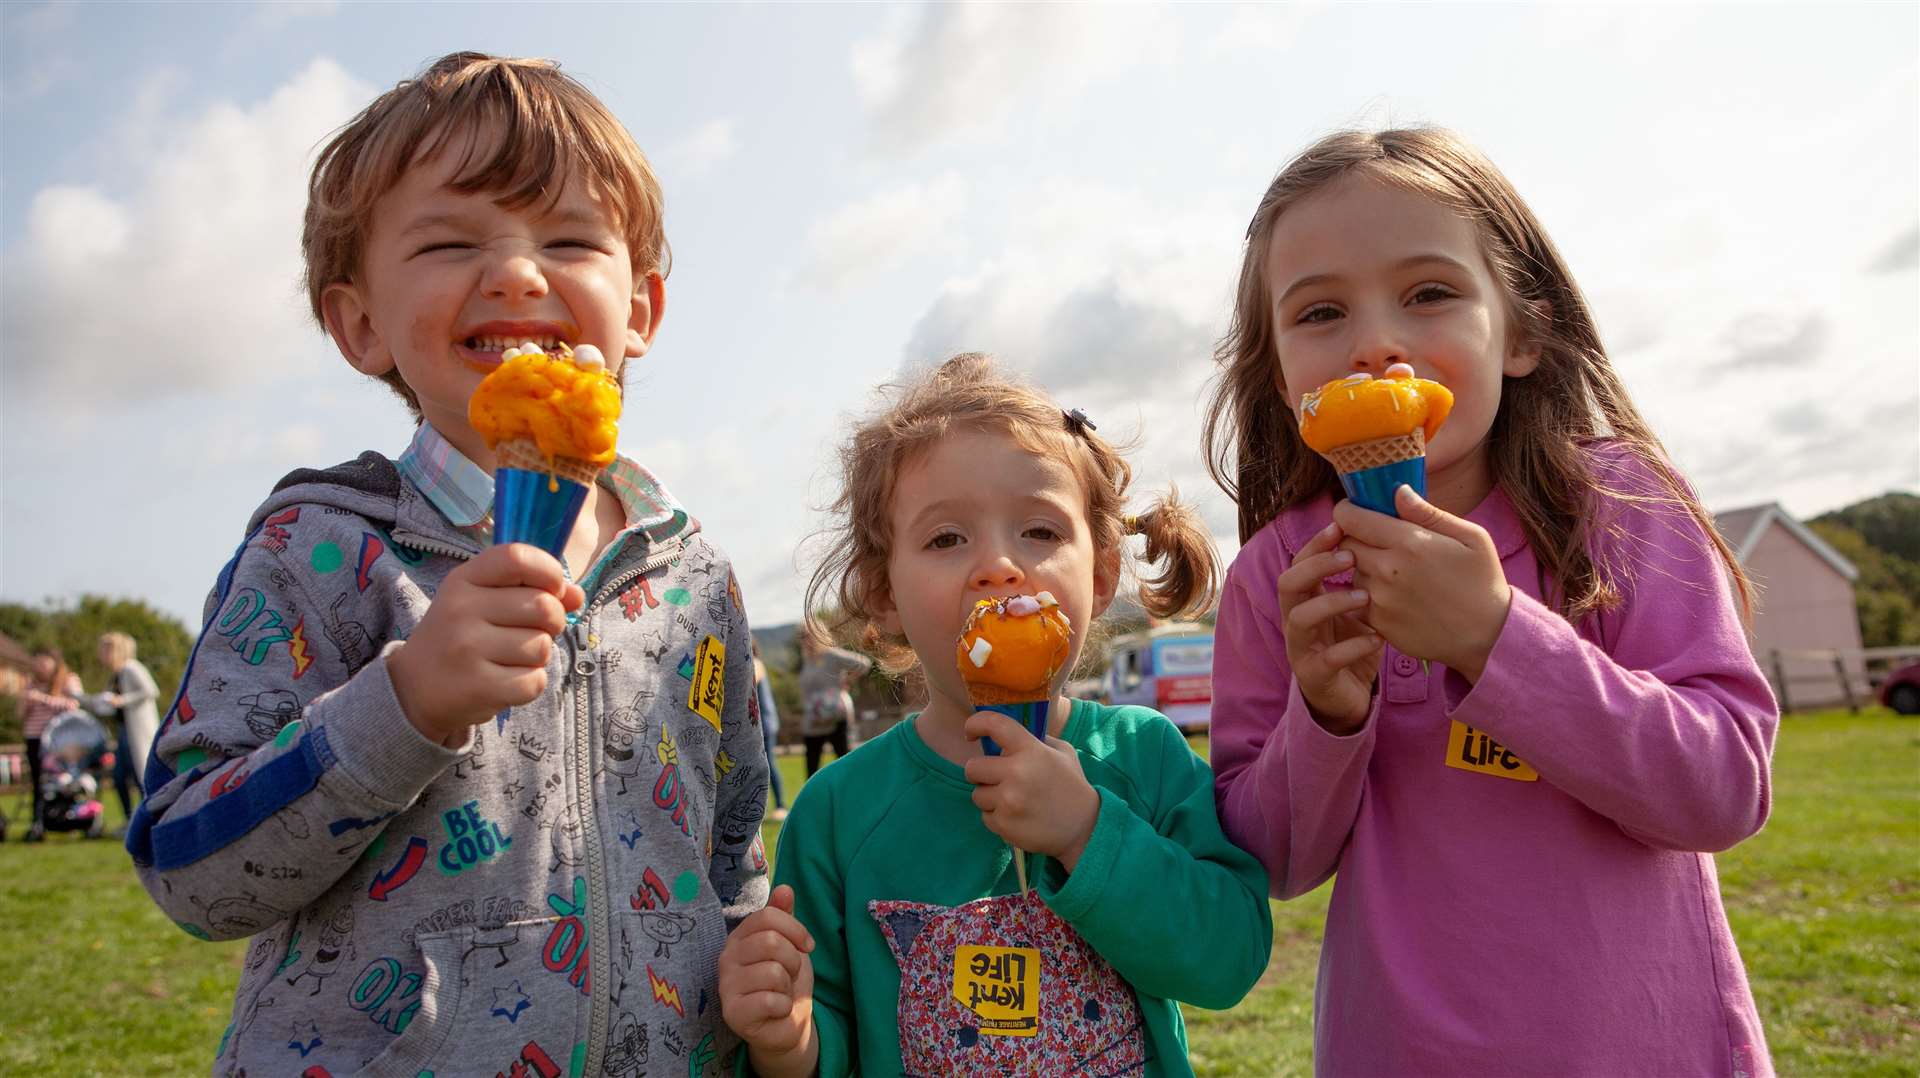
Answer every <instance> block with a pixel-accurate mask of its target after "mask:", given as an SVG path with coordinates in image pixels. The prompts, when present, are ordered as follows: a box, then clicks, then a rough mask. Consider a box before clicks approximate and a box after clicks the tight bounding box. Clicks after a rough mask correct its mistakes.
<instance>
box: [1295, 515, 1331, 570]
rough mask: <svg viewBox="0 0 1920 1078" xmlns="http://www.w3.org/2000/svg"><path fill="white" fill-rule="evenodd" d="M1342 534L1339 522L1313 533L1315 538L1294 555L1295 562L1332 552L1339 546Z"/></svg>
mask: <svg viewBox="0 0 1920 1078" xmlns="http://www.w3.org/2000/svg"><path fill="white" fill-rule="evenodd" d="M1341 534H1342V533H1341V531H1340V522H1339V521H1337V520H1336V521H1334V522H1333V523H1332V524H1329V525H1327V526H1326V527H1324V528H1321V529H1320V530H1319V531H1317V532H1315V533H1313V538H1311V539H1309V540H1307V542H1306V545H1305V546H1302V547H1301V548H1300V552H1299V553H1298V554H1296V555H1294V561H1295V562H1296V563H1297V562H1298V561H1299V560H1300V559H1301V558H1310V557H1312V556H1314V555H1315V554H1325V553H1326V552H1327V551H1329V550H1332V549H1333V548H1334V547H1335V546H1338V545H1339V543H1340V538H1341Z"/></svg>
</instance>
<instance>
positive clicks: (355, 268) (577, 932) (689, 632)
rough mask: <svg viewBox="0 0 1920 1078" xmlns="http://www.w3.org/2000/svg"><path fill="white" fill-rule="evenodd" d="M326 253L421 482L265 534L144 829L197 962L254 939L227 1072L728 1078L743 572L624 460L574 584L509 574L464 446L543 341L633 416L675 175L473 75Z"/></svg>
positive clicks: (337, 219)
mask: <svg viewBox="0 0 1920 1078" xmlns="http://www.w3.org/2000/svg"><path fill="white" fill-rule="evenodd" d="M305 220H306V224H305V229H304V232H303V244H302V251H303V253H304V255H305V259H306V285H307V296H308V300H309V302H310V304H311V305H312V309H313V312H314V314H315V315H316V316H317V317H318V318H319V319H320V320H321V321H322V322H323V324H324V325H325V327H326V329H327V331H328V334H329V335H330V336H331V338H332V340H333V344H334V346H335V347H336V349H337V350H338V351H339V352H340V354H341V356H342V357H343V358H344V359H345V360H346V361H347V362H348V363H349V364H350V365H351V366H353V367H354V368H355V369H356V370H358V371H360V372H361V373H363V374H367V375H373V376H378V377H380V378H381V379H382V380H384V381H386V382H387V383H388V384H389V385H390V386H392V387H393V388H394V389H395V390H396V391H397V392H398V393H400V395H401V396H402V397H404V398H405V400H406V402H407V405H408V407H409V410H410V411H411V413H412V419H411V421H410V422H409V423H408V424H407V435H406V437H407V438H408V439H409V440H408V442H407V443H406V448H405V451H404V452H402V453H400V454H399V456H398V458H397V459H389V458H388V457H386V456H385V455H383V454H380V453H377V452H372V451H369V452H366V453H362V454H361V455H360V456H359V458H358V459H356V460H354V461H351V462H349V463H346V464H342V465H338V466H336V467H333V468H329V469H327V470H325V471H318V470H301V471H296V472H294V473H292V474H291V475H289V476H287V477H286V478H285V479H284V480H282V481H281V482H280V483H279V484H278V485H277V486H276V487H275V489H274V491H273V493H272V494H271V495H270V496H269V497H268V499H267V500H266V501H265V502H264V503H263V504H262V505H261V506H260V507H259V508H258V509H256V510H255V511H254V515H253V518H252V520H251V522H250V523H249V524H248V526H247V532H246V534H245V537H244V540H243V542H242V543H241V546H240V549H239V550H238V551H237V552H236V553H235V554H234V556H233V558H232V560H231V561H229V562H228V563H227V565H226V566H225V567H224V568H223V569H222V570H221V571H220V573H219V576H218V578H217V581H216V583H215V588H214V590H213V592H212V594H211V596H210V597H209V599H208V604H207V608H206V625H205V628H204V629H203V631H202V634H201V637H200V639H199V641H198V642H197V643H196V644H195V645H194V651H193V656H192V658H191V659H190V660H189V665H188V667H187V672H186V675H185V676H184V678H183V679H182V682H181V686H180V693H179V695H178V697H177V698H176V699H175V701H174V704H173V707H172V709H171V710H170V712H169V713H168V716H167V721H166V723H165V724H164V725H163V726H162V727H161V731H160V737H159V740H158V741H157V742H156V744H155V748H154V761H153V762H152V763H150V764H149V765H148V768H147V776H146V777H147V800H146V801H144V802H142V803H141V805H140V807H139V809H138V811H136V812H135V814H134V822H133V825H132V826H131V827H130V828H129V829H128V840H127V848H128V850H129V851H130V852H131V853H132V855H133V861H134V867H135V868H136V869H137V870H138V872H139V875H140V879H141V882H142V883H143V884H144V885H145V886H146V888H147V891H148V893H149V894H151V895H152V896H153V899H154V901H155V902H156V903H158V904H159V906H160V907H161V909H162V910H163V911H164V912H165V913H166V915H167V917H168V918H169V919H170V920H172V921H173V922H174V923H175V924H176V925H177V926H178V927H179V928H180V929H181V930H183V931H185V932H187V933H189V934H191V935H195V936H198V937H200V938H203V939H237V938H242V937H248V936H254V937H257V938H255V939H254V940H253V943H252V945H251V947H250V949H249V951H248V955H249V956H250V957H249V960H248V961H247V963H246V964H245V968H244V969H243V970H242V971H241V972H240V974H239V984H238V986H237V990H236V992H235V995H234V1007H233V1016H232V1025H231V1027H230V1029H229V1031H228V1033H227V1034H226V1035H225V1036H224V1037H223V1038H222V1039H221V1042H220V1045H219V1048H218V1054H217V1056H216V1058H215V1060H214V1062H213V1068H214V1070H215V1071H216V1072H218V1073H220V1074H240V1073H249V1074H255V1075H267V1074H294V1073H304V1074H334V1075H347V1074H380V1075H400V1074H404V1075H408V1076H411V1075H416V1074H425V1073H435V1074H442V1075H453V1074H460V1075H468V1074H495V1073H500V1074H506V1073H512V1074H540V1075H555V1074H561V1073H571V1074H586V1075H591V1076H593V1078H601V1076H603V1075H609V1074H612V1075H621V1076H632V1075H636V1074H642V1073H653V1074H660V1073H666V1072H667V1071H669V1070H671V1069H674V1068H677V1069H678V1071H679V1072H680V1073H682V1074H687V1073H693V1074H701V1075H711V1074H714V1073H716V1071H718V1070H719V1069H720V1068H722V1067H723V1066H724V1067H728V1068H730V1067H731V1062H732V1060H733V1058H734V1057H735V1055H736V1054H737V1049H738V1041H737V1040H736V1038H735V1037H734V1035H733V1034H732V1033H731V1032H730V1031H729V1030H728V1029H727V1027H726V1024H725V1023H724V1022H723V1021H721V1018H720V1011H719V1008H718V1007H717V1006H715V1005H714V1002H713V1001H714V999H715V997H716V995H717V992H718V984H717V982H716V981H715V980H714V970H715V969H716V967H717V963H718V961H719V955H720V949H721V948H722V947H723V946H724V945H725V940H726V933H727V930H728V928H729V927H730V926H731V925H733V924H735V923H737V922H738V921H739V920H740V919H741V918H743V917H745V916H746V914H747V913H749V912H751V911H753V910H756V909H758V908H760V907H761V906H762V905H763V904H764V903H765V902H766V895H767V882H766V874H767V859H766V856H765V850H764V848H763V846H762V844H761V839H760V819H761V817H762V816H763V815H765V813H766V808H767V786H766V756H765V753H764V752H763V750H762V740H761V732H760V730H759V729H758V726H757V724H756V723H754V722H753V721H752V720H751V719H750V718H749V714H750V712H751V711H752V710H753V707H752V704H753V656H752V649H751V645H750V634H749V632H748V626H747V618H746V612H745V609H744V600H743V599H742V597H741V595H740V592H739V588H738V586H737V583H736V581H735V579H734V574H733V571H732V568H731V565H730V563H729V561H728V559H727V557H726V555H725V554H724V553H722V552H721V550H720V548H719V547H718V546H717V545H716V544H715V543H713V542H711V541H710V540H709V539H708V537H707V535H706V534H705V533H704V532H703V530H702V529H701V527H700V525H699V523H698V521H697V519H696V517H695V515H694V514H692V513H689V512H688V511H687V510H686V509H685V508H683V507H682V506H681V505H680V504H679V503H678V502H677V501H676V500H675V499H674V498H673V496H672V495H671V494H669V493H668V492H667V488H666V486H665V485H664V484H663V483H662V482H661V481H660V480H659V479H658V478H656V477H655V476H654V475H653V474H652V473H651V472H649V471H647V470H646V469H645V468H644V467H642V466H641V465H640V464H639V463H637V462H635V461H632V460H629V459H627V458H626V457H622V456H617V455H616V456H614V457H613V458H612V459H611V460H610V461H608V462H607V463H606V464H605V465H604V466H603V467H602V468H601V469H600V470H599V472H598V473H597V474H595V475H593V476H591V477H590V478H589V483H588V484H586V490H585V492H584V494H583V495H582V497H583V499H584V501H583V504H582V505H581V507H580V509H579V516H578V520H577V521H576V522H575V523H574V525H573V527H572V530H571V531H570V532H569V533H567V534H566V535H564V536H563V537H561V546H562V549H561V556H560V557H555V556H554V555H553V554H550V553H548V552H547V551H546V550H543V549H540V548H538V547H534V546H531V545H528V544H525V543H511V544H495V543H493V541H492V540H493V530H494V529H493V527H492V520H491V517H492V514H493V512H494V510H495V507H496V498H495V493H496V491H495V482H494V477H495V475H496V471H495V465H496V463H497V462H498V457H497V456H496V453H495V447H494V446H492V445H490V444H489V443H488V442H487V440H486V439H484V438H482V437H481V436H480V435H479V434H478V433H477V431H476V430H475V425H474V423H473V421H472V420H471V418H470V417H469V413H468V403H469V401H470V400H471V398H472V396H473V393H474V390H475V389H476V388H477V387H478V386H479V384H480V382H481V380H482V379H483V378H484V377H486V376H487V374H488V373H489V372H491V371H495V370H498V369H500V364H501V363H502V362H503V358H502V357H503V353H504V352H505V351H507V350H508V349H510V348H518V347H519V346H520V345H521V344H523V343H526V342H529V341H530V342H532V343H533V344H534V345H536V346H539V348H540V350H541V351H543V352H545V353H547V354H550V355H552V354H557V353H558V352H559V350H560V346H561V345H565V346H567V347H568V348H570V349H573V350H574V351H575V353H576V354H579V353H586V350H587V347H588V346H592V347H593V348H594V349H595V350H597V351H598V352H599V353H600V356H601V357H602V358H603V361H604V363H605V364H606V366H607V368H608V370H609V373H611V374H614V375H616V376H618V375H621V374H623V373H625V372H626V371H627V370H628V369H629V368H631V367H633V366H634V365H635V364H636V363H638V361H639V360H640V359H641V358H642V357H643V356H647V355H648V352H649V350H650V348H651V346H652V344H653V341H654V335H655V333H656V331H657V330H658V328H659V326H660V316H661V309H662V304H663V303H664V302H665V298H666V285H665V281H664V277H665V274H666V272H667V268H668V266H667V243H666V236H665V233H664V230H663V223H662V222H663V218H662V193H661V190H660V185H659V182H658V180H657V178H656V177H655V174H654V172H653V168H652V166H651V165H650V164H649V163H648V162H647V159H646V157H645V155H644V154H642V153H641V151H640V147H639V146H637V145H635V143H634V140H633V136H632V135H631V134H630V133H629V132H628V131H627V129H626V128H625V127H623V126H622V125H621V123H620V121H619V119H618V118H616V117H615V116H614V115H613V113H612V112H610V111H609V110H608V109H607V107H606V105H605V104H604V103H603V102H601V101H600V100H598V99H597V98H595V97H594V96H593V94H592V93H591V92H590V91H588V89H587V88H586V87H585V86H583V85H581V84H580V83H579V82H578V81H577V80H575V79H573V78H572V77H570V76H568V75H567V74H565V73H563V72H562V71H561V70H560V69H559V66H558V65H557V64H555V63H553V62H552V61H549V60H531V59H510V58H502V57H494V56H484V55H481V54H479V53H471V52H461V53H452V54H449V55H447V56H443V57H441V58H440V59H438V60H436V61H434V62H433V63H432V64H431V65H430V66H429V67H427V68H426V70H424V71H422V72H421V73H420V74H419V75H418V76H417V77H415V78H411V79H408V80H406V81H404V82H401V83H400V84H399V85H397V86H395V87H393V88H392V89H390V90H388V91H387V92H385V93H382V94H381V95H379V96H378V97H377V98H375V99H374V100H373V101H372V102H371V103H369V104H368V105H367V107H366V108H365V109H364V110H362V111H361V112H360V113H359V114H358V115H356V116H355V117H353V118H352V119H351V120H350V121H348V122H347V124H346V125H345V126H344V127H342V128H341V129H340V130H339V131H338V132H336V133H335V134H334V136H333V137H332V138H331V139H330V140H329V141H328V142H327V144H326V145H325V146H324V147H322V148H321V149H320V151H319V154H318V158H317V160H316V162H315V164H314V168H313V172H312V176H311V179H310V184H309V188H308V198H307V204H306V218H305ZM588 355H589V356H590V355H591V354H590V353H588ZM263 361H266V359H265V357H263ZM683 362H690V361H683ZM714 366H715V365H714V364H711V363H707V364H706V365H705V366H703V368H702V369H703V370H704V369H714ZM537 390H538V387H534V388H533V389H530V390H529V392H530V393H534V395H536V396H537V395H538V392H537ZM655 403H656V402H653V401H650V400H647V401H643V400H638V399H635V398H628V402H627V411H628V415H629V417H630V418H635V419H638V421H639V422H640V424H641V425H643V426H648V427H651V426H652V425H653V424H654V423H656V422H665V421H667V420H666V419H665V417H666V415H667V413H669V412H675V411H676V410H675V409H670V408H669V409H664V410H661V409H657V408H656V407H655V406H654V405H655ZM297 406H298V402H289V403H288V411H286V412H284V413H283V414H286V415H294V414H298V413H297ZM541 440H542V441H543V442H544V441H545V439H544V437H543V438H542V439H541ZM189 500H190V499H189ZM508 508H509V506H507V505H505V504H502V505H500V506H499V509H500V511H501V512H503V513H504V512H506V511H507V510H508ZM195 526H196V527H197V528H198V529H199V530H201V531H203V532H206V533H207V534H209V535H212V534H213V533H214V532H216V531H217V530H218V529H217V528H215V527H214V526H213V525H211V524H209V523H208V522H207V521H196V522H195ZM220 541H221V542H225V540H224V538H223V539H221V540H220ZM289 1031H291V1033H290V1032H289ZM676 1056H677V1057H678V1058H675V1057H676ZM669 1061H671V1062H672V1064H673V1066H672V1067H671V1068H670V1067H668V1066H667V1064H668V1062H669Z"/></svg>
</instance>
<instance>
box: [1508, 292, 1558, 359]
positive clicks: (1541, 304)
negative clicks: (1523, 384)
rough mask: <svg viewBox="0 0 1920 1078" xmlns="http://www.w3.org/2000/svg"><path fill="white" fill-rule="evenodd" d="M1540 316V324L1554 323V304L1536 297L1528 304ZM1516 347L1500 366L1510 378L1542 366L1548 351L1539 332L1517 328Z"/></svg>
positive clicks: (1515, 334)
mask: <svg viewBox="0 0 1920 1078" xmlns="http://www.w3.org/2000/svg"><path fill="white" fill-rule="evenodd" d="M1527 306H1529V307H1532V308H1533V309H1534V311H1535V312H1536V313H1537V314H1538V315H1539V316H1540V317H1539V324H1541V325H1544V326H1551V325H1553V304H1551V303H1548V302H1547V301H1546V300H1544V299H1536V300H1533V301H1531V302H1529V303H1528V304H1527ZM1514 338H1515V339H1514V347H1513V348H1512V349H1511V350H1510V354H1509V355H1508V356H1507V361H1506V362H1505V363H1503V364H1501V366H1500V373H1501V374H1504V375H1506V376H1507V377H1508V378H1525V377H1526V376H1527V375H1529V374H1532V373H1533V372H1534V369H1535V368H1537V367H1539V366H1540V357H1541V356H1542V355H1543V354H1544V353H1545V352H1546V344H1545V342H1544V341H1542V340H1541V338H1540V336H1539V335H1537V334H1532V333H1526V332H1525V331H1523V330H1516V331H1515V333H1514Z"/></svg>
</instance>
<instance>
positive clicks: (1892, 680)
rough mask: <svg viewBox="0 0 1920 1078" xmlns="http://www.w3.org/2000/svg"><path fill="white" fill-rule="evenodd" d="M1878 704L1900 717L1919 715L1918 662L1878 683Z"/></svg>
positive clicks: (1919, 673)
mask: <svg viewBox="0 0 1920 1078" xmlns="http://www.w3.org/2000/svg"><path fill="white" fill-rule="evenodd" d="M1880 702H1881V703H1883V704H1885V705H1887V706H1888V707H1890V708H1892V709H1894V710H1895V711H1898V712H1899V713H1900V714H1902V715H1920V662H1912V663H1908V664H1907V665H1905V666H1903V667H1901V668H1899V669H1898V670H1895V671H1894V672H1893V673H1891V674H1888V675H1887V680H1885V681H1883V682H1881V683H1880Z"/></svg>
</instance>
